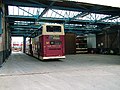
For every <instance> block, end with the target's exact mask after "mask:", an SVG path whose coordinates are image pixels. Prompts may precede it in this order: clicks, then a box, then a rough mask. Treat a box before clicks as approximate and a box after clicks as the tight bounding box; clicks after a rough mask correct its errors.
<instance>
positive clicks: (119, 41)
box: [118, 30, 120, 55]
mask: <svg viewBox="0 0 120 90" xmlns="http://www.w3.org/2000/svg"><path fill="white" fill-rule="evenodd" d="M118 49H119V55H120V30H118Z"/></svg>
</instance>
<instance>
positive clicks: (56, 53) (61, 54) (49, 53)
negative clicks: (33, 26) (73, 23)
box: [31, 24, 65, 60]
mask: <svg viewBox="0 0 120 90" xmlns="http://www.w3.org/2000/svg"><path fill="white" fill-rule="evenodd" d="M40 30H41V31H42V34H41V35H40V36H37V37H35V38H32V40H31V41H32V54H33V56H35V57H37V58H39V59H41V60H44V59H64V58H65V42H64V37H65V36H64V35H65V33H64V26H63V25H60V24H44V25H42V27H41V29H40Z"/></svg>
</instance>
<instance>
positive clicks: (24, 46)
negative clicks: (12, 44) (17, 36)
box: [23, 36, 26, 53]
mask: <svg viewBox="0 0 120 90" xmlns="http://www.w3.org/2000/svg"><path fill="white" fill-rule="evenodd" d="M25 50H26V37H25V36H24V37H23V53H25Z"/></svg>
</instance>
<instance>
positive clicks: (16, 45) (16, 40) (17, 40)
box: [11, 37, 23, 53]
mask: <svg viewBox="0 0 120 90" xmlns="http://www.w3.org/2000/svg"><path fill="white" fill-rule="evenodd" d="M11 47H12V53H17V52H23V37H12V40H11Z"/></svg>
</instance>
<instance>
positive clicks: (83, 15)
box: [65, 12, 90, 23]
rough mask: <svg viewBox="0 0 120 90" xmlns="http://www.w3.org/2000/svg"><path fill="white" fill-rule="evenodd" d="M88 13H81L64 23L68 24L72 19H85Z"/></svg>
mask: <svg viewBox="0 0 120 90" xmlns="http://www.w3.org/2000/svg"><path fill="white" fill-rule="evenodd" d="M89 14H90V13H88V12H82V13H80V14H77V15H76V16H73V17H72V18H70V19H69V20H67V21H66V22H65V23H68V22H70V21H72V20H74V19H76V18H77V17H85V16H86V15H89Z"/></svg>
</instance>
